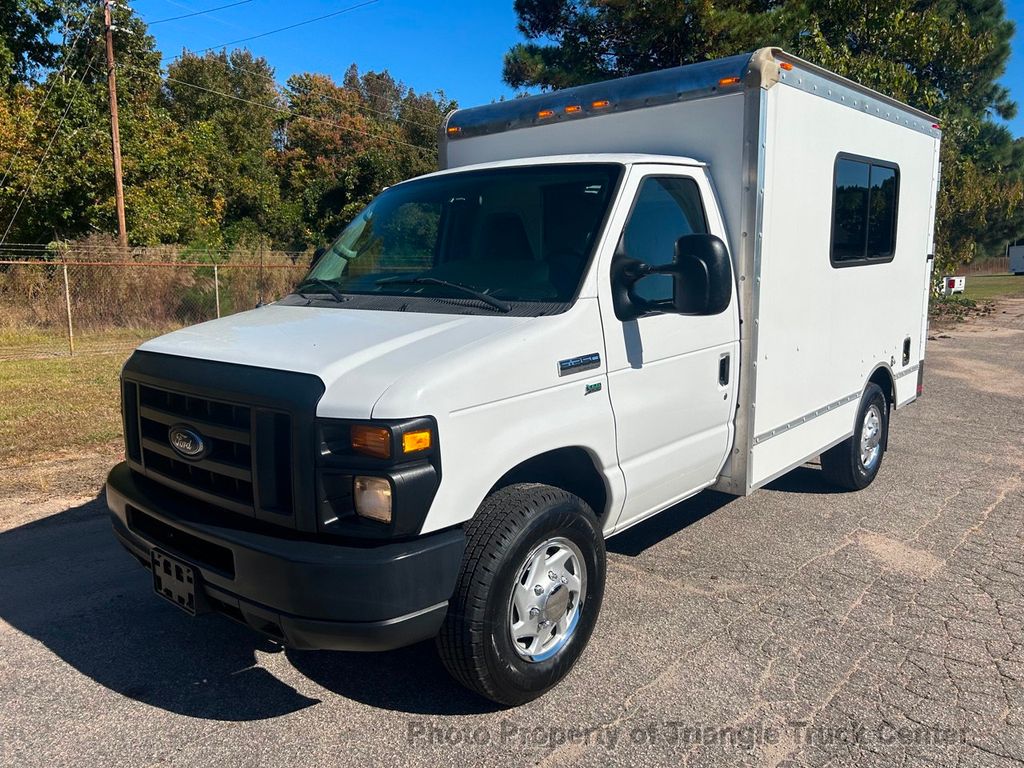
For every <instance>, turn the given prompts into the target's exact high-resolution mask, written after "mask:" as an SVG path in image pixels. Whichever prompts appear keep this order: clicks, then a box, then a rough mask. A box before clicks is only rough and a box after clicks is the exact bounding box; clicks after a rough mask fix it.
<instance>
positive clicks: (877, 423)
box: [821, 383, 889, 491]
mask: <svg viewBox="0 0 1024 768" xmlns="http://www.w3.org/2000/svg"><path fill="white" fill-rule="evenodd" d="M888 439H889V403H888V401H887V400H886V398H885V394H884V393H883V392H882V389H881V387H879V386H878V385H877V384H873V383H872V384H868V386H867V389H866V390H864V395H863V397H861V400H860V409H859V410H858V412H857V426H856V428H855V429H854V431H853V435H852V436H851V437H848V438H847V439H846V440H844V441H843V442H841V443H839V445H837V446H835V447H834V448H830V449H829V450H827V451H825V453H823V454H821V469H822V472H824V474H825V478H826V479H827V480H828V481H829V482H830V483H832V484H833V485H836V486H838V487H840V488H846V489H848V490H851V491H859V490H862V489H863V488H867V487H868V486H869V485H871V482H872V481H873V480H874V479H875V477H876V476H877V475H878V470H879V469H880V468H881V466H882V457H883V455H884V454H885V447H886V445H887V443H888Z"/></svg>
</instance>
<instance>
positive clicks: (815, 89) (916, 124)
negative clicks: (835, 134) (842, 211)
mask: <svg viewBox="0 0 1024 768" xmlns="http://www.w3.org/2000/svg"><path fill="white" fill-rule="evenodd" d="M779 82H780V83H781V84H783V85H788V86H790V87H791V88H796V89H797V90H801V91H805V92H806V93H810V94H813V95H814V96H820V97H821V98H823V99H828V100H829V101H833V102H835V103H836V104H843V105H844V106H847V107H850V108H851V109H856V110H857V111H858V112H863V113H864V114H866V115H871V116H872V117H878V118H881V119H882V120H887V121H888V122H890V123H894V124H895V125H899V126H902V127H904V128H910V129H911V130H913V131H917V132H918V133H923V134H925V135H926V136H931V137H933V138H936V139H938V138H941V137H942V130H941V129H939V128H936V127H935V125H937V123H935V122H933V121H931V119H930V118H927V119H926V118H923V117H918V116H917V115H915V114H913V113H911V112H910V111H908V109H901V108H899V107H897V106H895V105H894V104H890V103H889V102H888V101H883V100H882V99H880V98H876V97H874V96H871V95H869V94H867V93H865V92H864V91H863V90H860V89H855V88H852V87H850V86H848V85H846V84H844V83H841V82H837V81H836V80H834V79H832V78H827V77H823V76H822V75H819V74H817V73H815V72H812V71H811V70H809V69H807V68H805V67H802V66H800V65H799V64H795V65H794V66H793V69H791V70H789V71H788V72H787V71H786V70H781V71H780V72H779Z"/></svg>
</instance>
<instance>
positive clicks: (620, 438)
mask: <svg viewBox="0 0 1024 768" xmlns="http://www.w3.org/2000/svg"><path fill="white" fill-rule="evenodd" d="M622 200H623V201H625V204H624V205H623V204H620V205H619V206H618V207H617V210H616V213H615V215H614V216H613V219H612V221H611V223H610V226H612V227H613V230H612V231H613V232H615V233H616V234H617V237H615V238H609V239H608V240H607V241H606V243H610V245H609V246H608V247H607V248H606V252H604V253H602V260H601V263H600V273H599V274H600V279H599V294H598V295H599V298H600V303H601V317H602V321H603V323H604V332H605V357H606V360H607V364H608V389H609V396H610V399H611V405H612V410H613V412H614V417H615V429H616V444H617V450H618V456H619V465H620V467H621V469H622V472H623V475H624V477H625V482H626V499H625V503H624V505H623V508H622V512H621V513H620V515H619V520H618V522H617V524H616V530H621V529H622V528H625V527H627V526H629V525H631V524H633V523H636V522H638V521H640V520H642V519H643V518H644V517H647V516H648V515H651V514H653V513H655V512H657V511H659V510H661V509H664V508H665V507H667V506H670V505H671V504H672V503H674V502H675V501H678V500H680V499H682V498H684V497H686V496H688V495H691V494H692V493H694V492H695V491H697V490H699V489H701V488H703V487H705V486H707V485H710V484H711V483H713V482H714V481H715V479H716V478H717V476H718V473H719V471H720V470H721V468H722V465H723V464H724V462H725V459H726V456H727V453H728V451H729V449H730V446H731V444H732V437H733V419H732V416H733V410H734V408H735V402H736V373H737V363H738V360H737V358H738V351H739V323H738V316H737V310H736V296H735V289H734V290H733V297H732V300H731V302H730V304H729V306H728V308H727V309H726V310H725V311H724V312H721V313H719V314H716V315H708V316H684V315H677V314H661V315H653V316H649V317H641V318H639V319H636V320H629V321H625V322H624V321H621V320H619V319H617V318H616V316H615V311H614V307H613V304H612V296H611V277H610V275H611V268H610V267H611V260H612V256H613V255H614V249H615V245H616V243H617V242H618V239H619V238H620V237H621V239H622V241H623V245H624V247H625V252H626V255H627V256H629V257H631V258H634V259H639V260H641V261H643V262H646V263H648V264H651V265H659V264H666V263H669V262H671V261H672V259H673V256H674V247H675V242H676V240H677V239H678V238H680V237H682V236H683V235H688V234H694V233H711V234H714V235H717V236H718V237H720V238H722V239H723V240H725V239H726V238H725V231H724V226H723V223H722V221H721V218H720V217H719V215H718V208H717V205H716V203H715V198H714V196H713V193H712V190H711V187H710V184H709V183H708V181H707V178H706V176H705V174H704V172H703V169H701V168H694V167H686V166H673V165H655V164H650V165H644V164H638V165H634V166H633V167H632V168H631V170H630V173H629V176H628V178H627V180H626V184H625V188H624V196H623V198H622ZM635 292H636V294H637V295H638V296H641V297H643V298H646V299H666V298H670V297H671V295H672V280H671V278H670V277H668V276H661V275H652V276H649V277H645V278H641V280H640V281H639V282H637V283H636V284H635Z"/></svg>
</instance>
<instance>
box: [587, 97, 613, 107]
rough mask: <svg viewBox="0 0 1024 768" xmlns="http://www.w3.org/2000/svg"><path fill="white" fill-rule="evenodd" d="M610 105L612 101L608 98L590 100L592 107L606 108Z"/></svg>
mask: <svg viewBox="0 0 1024 768" xmlns="http://www.w3.org/2000/svg"><path fill="white" fill-rule="evenodd" d="M610 106H611V102H610V101H608V99H598V100H597V101H592V102H590V108H591V109H605V108H606V107H610Z"/></svg>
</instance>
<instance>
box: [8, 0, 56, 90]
mask: <svg viewBox="0 0 1024 768" xmlns="http://www.w3.org/2000/svg"><path fill="white" fill-rule="evenodd" d="M0 20H2V24H0V86H3V87H5V88H10V87H12V86H13V85H14V84H15V83H18V82H25V81H32V80H33V79H34V78H35V76H36V74H37V73H38V72H39V70H41V69H43V68H45V67H49V66H51V65H52V64H53V62H54V59H55V57H56V55H57V45H56V44H55V43H54V41H53V40H52V39H51V34H52V33H53V32H54V31H55V28H56V27H57V26H58V22H59V21H60V10H59V8H58V7H57V4H56V3H50V2H46V0H0Z"/></svg>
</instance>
